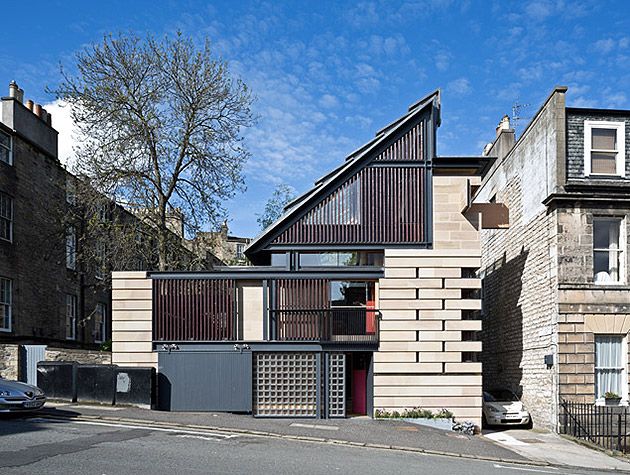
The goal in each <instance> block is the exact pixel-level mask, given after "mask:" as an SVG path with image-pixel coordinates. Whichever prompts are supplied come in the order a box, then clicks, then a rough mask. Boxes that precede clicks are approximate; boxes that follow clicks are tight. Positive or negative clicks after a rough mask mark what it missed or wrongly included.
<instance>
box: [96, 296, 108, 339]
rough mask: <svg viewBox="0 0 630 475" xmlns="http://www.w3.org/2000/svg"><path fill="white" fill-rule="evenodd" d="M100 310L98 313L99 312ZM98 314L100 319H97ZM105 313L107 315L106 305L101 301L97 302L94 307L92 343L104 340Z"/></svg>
mask: <svg viewBox="0 0 630 475" xmlns="http://www.w3.org/2000/svg"><path fill="white" fill-rule="evenodd" d="M99 310H100V313H99ZM98 315H100V318H101V320H100V321H98V320H97V316H98ZM106 315H107V306H106V305H105V304H104V303H102V302H98V303H97V304H96V307H95V308H94V343H103V341H104V340H105V330H106V328H107V327H106V325H105V321H106V319H107V318H106ZM99 332H100V338H99V337H98V336H99Z"/></svg>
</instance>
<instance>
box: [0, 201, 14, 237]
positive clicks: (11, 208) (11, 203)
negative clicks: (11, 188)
mask: <svg viewBox="0 0 630 475" xmlns="http://www.w3.org/2000/svg"><path fill="white" fill-rule="evenodd" d="M1 199H6V200H7V201H8V203H9V215H8V216H4V215H0V219H3V220H6V221H8V222H9V238H8V239H7V238H5V237H2V236H0V240H2V241H7V242H13V217H14V207H15V202H14V200H13V197H12V196H10V195H7V194H6V193H2V192H1V191H0V200H1Z"/></svg>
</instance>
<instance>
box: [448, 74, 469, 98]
mask: <svg viewBox="0 0 630 475" xmlns="http://www.w3.org/2000/svg"><path fill="white" fill-rule="evenodd" d="M447 89H448V90H449V92H451V93H452V94H454V95H457V96H465V95H466V94H468V93H469V92H470V91H471V87H470V81H469V80H468V79H466V78H459V79H455V80H453V81H451V82H449V83H448V86H447Z"/></svg>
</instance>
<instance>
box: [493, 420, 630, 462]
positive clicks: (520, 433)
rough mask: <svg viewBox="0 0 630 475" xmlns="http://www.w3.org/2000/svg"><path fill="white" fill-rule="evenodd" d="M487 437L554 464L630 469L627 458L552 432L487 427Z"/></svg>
mask: <svg viewBox="0 0 630 475" xmlns="http://www.w3.org/2000/svg"><path fill="white" fill-rule="evenodd" d="M484 437H486V438H487V439H490V440H492V441H494V442H497V443H499V444H501V445H502V446H503V447H506V448H508V449H510V450H513V451H514V452H516V453H518V454H520V455H522V456H523V457H525V458H527V459H528V460H532V461H538V462H546V463H549V464H551V465H553V466H577V467H588V468H593V469H606V470H618V471H630V463H629V461H628V460H627V459H621V458H618V457H611V456H610V455H608V454H606V453H605V452H604V451H599V450H595V449H591V448H589V447H586V446H584V445H582V444H578V443H575V442H573V441H571V440H568V439H565V438H563V437H561V436H559V435H558V434H554V433H552V432H542V431H537V430H525V429H507V430H484Z"/></svg>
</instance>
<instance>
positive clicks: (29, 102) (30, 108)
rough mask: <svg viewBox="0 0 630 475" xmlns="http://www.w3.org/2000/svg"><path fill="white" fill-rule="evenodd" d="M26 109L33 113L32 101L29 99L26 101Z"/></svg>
mask: <svg viewBox="0 0 630 475" xmlns="http://www.w3.org/2000/svg"><path fill="white" fill-rule="evenodd" d="M26 108H27V109H28V110H30V111H31V112H33V101H31V100H30V99H29V100H28V101H26Z"/></svg>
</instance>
